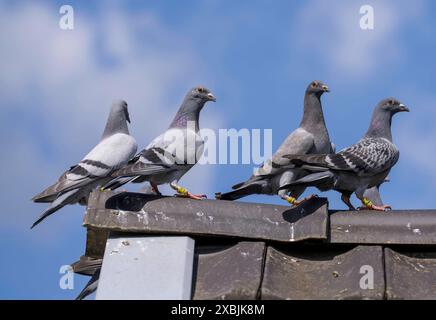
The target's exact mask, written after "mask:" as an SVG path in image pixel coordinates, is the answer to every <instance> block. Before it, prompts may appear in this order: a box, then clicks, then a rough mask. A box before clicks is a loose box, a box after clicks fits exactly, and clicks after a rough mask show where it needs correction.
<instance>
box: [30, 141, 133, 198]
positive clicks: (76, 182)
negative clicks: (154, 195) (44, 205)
mask: <svg viewBox="0 0 436 320" xmlns="http://www.w3.org/2000/svg"><path fill="white" fill-rule="evenodd" d="M136 148H137V145H136V142H135V139H134V138H133V137H131V136H129V135H126V134H115V135H112V136H110V137H107V138H106V139H104V140H102V141H101V142H100V143H99V144H98V145H96V146H95V147H94V149H92V150H91V152H89V153H88V154H87V155H86V156H85V157H84V158H83V160H82V161H80V162H79V163H78V164H76V165H74V166H72V167H71V168H70V169H69V170H67V171H65V172H64V173H63V174H62V175H61V176H60V178H59V179H58V181H57V182H56V183H55V184H53V185H52V186H50V187H48V188H47V189H45V190H44V191H42V192H41V193H39V194H38V195H36V196H35V197H33V199H32V200H33V201H35V202H51V201H53V200H54V199H55V198H56V197H57V196H58V195H59V194H61V193H64V192H67V191H70V190H73V189H77V188H81V187H83V186H86V185H88V184H89V183H92V182H95V181H96V180H97V179H101V178H104V177H107V176H108V175H109V174H110V173H111V172H112V171H113V170H116V169H118V168H120V167H121V166H123V165H124V164H125V163H126V162H127V161H128V159H130V158H132V157H133V155H134V154H135V153H136Z"/></svg>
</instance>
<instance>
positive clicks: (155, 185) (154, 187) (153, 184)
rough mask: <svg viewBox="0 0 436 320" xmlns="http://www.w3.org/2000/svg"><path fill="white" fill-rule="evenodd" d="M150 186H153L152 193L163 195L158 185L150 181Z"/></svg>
mask: <svg viewBox="0 0 436 320" xmlns="http://www.w3.org/2000/svg"><path fill="white" fill-rule="evenodd" d="M150 185H151V191H152V192H153V193H156V194H157V195H158V196H161V195H162V193H161V192H160V191H159V188H158V186H157V184H156V183H154V182H151V181H150Z"/></svg>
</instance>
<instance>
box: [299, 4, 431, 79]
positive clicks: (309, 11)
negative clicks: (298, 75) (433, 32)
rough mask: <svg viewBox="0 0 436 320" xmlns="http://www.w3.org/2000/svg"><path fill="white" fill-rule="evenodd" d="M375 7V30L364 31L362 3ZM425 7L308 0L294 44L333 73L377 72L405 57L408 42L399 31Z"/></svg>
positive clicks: (374, 74)
mask: <svg viewBox="0 0 436 320" xmlns="http://www.w3.org/2000/svg"><path fill="white" fill-rule="evenodd" d="M367 4H369V5H371V6H372V7H373V8H374V17H375V27H374V30H362V29H360V24H359V21H360V18H361V14H360V13H359V9H360V7H361V6H362V5H367ZM422 11H423V3H422V1H416V2H414V4H413V6H410V3H407V2H404V1H365V2H362V1H343V0H335V1H333V0H332V1H324V0H312V1H310V2H306V3H305V5H304V6H303V8H302V9H301V11H300V12H297V19H296V21H295V23H294V25H293V29H292V37H293V39H292V46H293V51H294V50H296V51H297V52H299V53H300V54H302V57H303V59H304V55H307V53H310V54H311V57H312V56H315V57H316V58H315V59H314V60H312V63H314V64H316V65H317V64H318V63H319V66H320V67H321V68H326V70H327V71H328V72H329V74H331V75H332V76H335V75H336V76H338V75H341V77H342V78H344V77H354V76H359V77H366V76H370V75H372V76H376V75H377V73H376V70H377V68H378V67H380V66H383V67H384V68H386V67H389V66H394V65H395V64H397V63H400V62H401V60H402V50H403V49H404V47H403V43H402V42H401V40H400V39H399V37H398V35H399V34H401V30H405V29H406V28H407V26H408V23H409V22H410V21H411V20H412V19H416V18H417V17H419V15H420V14H421V13H422Z"/></svg>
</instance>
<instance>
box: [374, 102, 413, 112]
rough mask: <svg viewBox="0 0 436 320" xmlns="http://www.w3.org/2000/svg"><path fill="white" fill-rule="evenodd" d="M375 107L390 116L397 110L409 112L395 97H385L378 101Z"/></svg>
mask: <svg viewBox="0 0 436 320" xmlns="http://www.w3.org/2000/svg"><path fill="white" fill-rule="evenodd" d="M377 109H379V110H380V112H385V113H386V112H387V113H388V114H389V115H390V116H393V115H394V114H396V113H398V112H409V111H410V110H409V109H408V108H407V107H406V106H405V105H404V104H402V103H401V102H400V101H398V100H397V99H395V98H386V99H383V100H382V101H380V102H379V104H378V106H377Z"/></svg>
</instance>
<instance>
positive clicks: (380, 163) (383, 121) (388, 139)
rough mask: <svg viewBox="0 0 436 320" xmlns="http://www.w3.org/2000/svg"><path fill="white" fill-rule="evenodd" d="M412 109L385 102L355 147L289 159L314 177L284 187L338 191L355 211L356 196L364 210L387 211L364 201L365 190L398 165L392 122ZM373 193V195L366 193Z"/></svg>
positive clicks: (373, 185) (375, 113) (289, 156)
mask: <svg viewBox="0 0 436 320" xmlns="http://www.w3.org/2000/svg"><path fill="white" fill-rule="evenodd" d="M404 111H406V112H408V111H409V109H408V108H406V106H405V105H403V104H402V103H400V102H399V101H398V100H396V99H394V98H389V99H384V100H382V101H381V102H380V103H379V104H378V105H377V106H376V108H375V110H374V113H373V115H372V119H371V123H370V125H369V129H368V131H367V133H366V134H365V135H364V137H363V138H362V139H361V140H360V141H359V142H357V143H356V144H354V145H352V146H351V147H348V148H346V149H344V150H342V151H340V152H339V153H336V154H322V155H301V156H295V155H292V154H291V155H286V156H285V158H286V159H288V160H291V163H293V164H294V165H296V166H298V167H300V168H304V169H306V170H308V171H310V172H312V173H311V174H309V175H307V176H305V177H303V178H301V179H299V180H297V181H294V182H292V183H290V184H289V185H285V186H283V188H290V187H293V186H304V187H307V186H315V187H317V188H318V189H319V190H321V191H327V190H331V189H333V190H336V191H338V192H340V193H341V194H342V197H341V198H342V201H344V203H345V204H346V205H347V206H348V207H349V208H350V210H354V206H353V205H352V204H351V202H350V196H351V194H352V193H353V192H354V193H355V194H356V196H357V198H358V199H360V200H361V201H362V203H363V205H364V207H366V208H368V209H371V210H381V211H384V210H387V209H390V206H388V205H376V204H374V203H373V202H371V201H370V200H369V199H368V198H367V197H365V195H364V194H365V190H367V189H370V188H373V187H378V186H379V185H380V184H381V183H383V182H384V181H385V179H386V177H387V176H388V174H389V171H390V170H391V168H392V167H393V166H394V165H395V164H396V163H397V161H398V158H399V156H400V152H399V150H398V149H397V147H396V146H395V145H394V144H393V142H392V133H391V121H392V117H393V115H394V114H396V113H398V112H404ZM366 192H370V193H371V190H370V191H366Z"/></svg>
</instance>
